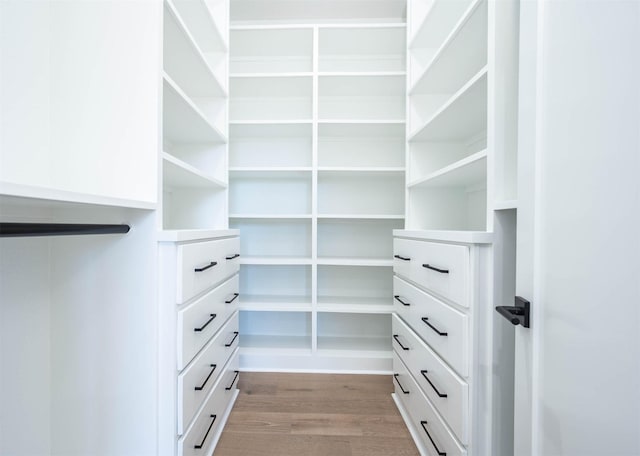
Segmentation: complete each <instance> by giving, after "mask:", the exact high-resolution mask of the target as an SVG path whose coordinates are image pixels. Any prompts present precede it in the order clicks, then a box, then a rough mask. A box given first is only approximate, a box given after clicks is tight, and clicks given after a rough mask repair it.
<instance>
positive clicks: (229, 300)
mask: <svg viewBox="0 0 640 456" xmlns="http://www.w3.org/2000/svg"><path fill="white" fill-rule="evenodd" d="M238 296H240V293H234V294H233V298H231V299H227V300H226V301H225V302H224V303H225V304H231V303H232V302H233V301H235V300H236V298H237V297H238Z"/></svg>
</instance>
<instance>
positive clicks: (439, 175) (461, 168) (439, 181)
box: [407, 149, 487, 187]
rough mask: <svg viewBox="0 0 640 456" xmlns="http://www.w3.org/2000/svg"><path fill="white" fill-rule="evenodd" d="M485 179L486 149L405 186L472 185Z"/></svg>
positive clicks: (479, 183)
mask: <svg viewBox="0 0 640 456" xmlns="http://www.w3.org/2000/svg"><path fill="white" fill-rule="evenodd" d="M486 180H487V151H486V149H485V150H483V151H480V152H476V153H475V154H473V155H470V156H469V157H466V158H464V159H462V160H459V161H457V162H456V163H454V164H452V165H449V166H447V167H445V168H442V169H440V170H438V171H436V172H434V173H432V174H429V175H428V176H425V177H423V178H422V179H420V180H417V181H414V182H410V183H409V184H407V187H474V186H478V185H482V183H484V182H486Z"/></svg>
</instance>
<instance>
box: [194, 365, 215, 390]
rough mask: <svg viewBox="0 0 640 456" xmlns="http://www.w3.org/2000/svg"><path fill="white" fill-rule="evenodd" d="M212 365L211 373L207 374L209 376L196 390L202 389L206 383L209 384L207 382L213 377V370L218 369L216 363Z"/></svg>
mask: <svg viewBox="0 0 640 456" xmlns="http://www.w3.org/2000/svg"><path fill="white" fill-rule="evenodd" d="M210 366H211V367H212V369H211V372H209V375H207V378H205V379H204V382H203V383H202V385H200V386H196V391H202V390H203V389H204V385H206V384H207V382H208V381H209V379H210V378H211V375H213V371H215V370H216V367H217V366H216V365H215V364H210Z"/></svg>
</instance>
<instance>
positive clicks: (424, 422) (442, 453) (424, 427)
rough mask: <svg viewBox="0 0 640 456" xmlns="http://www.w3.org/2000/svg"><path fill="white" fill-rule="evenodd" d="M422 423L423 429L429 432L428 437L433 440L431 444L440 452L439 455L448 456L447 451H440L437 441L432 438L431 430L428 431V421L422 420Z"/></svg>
mask: <svg viewBox="0 0 640 456" xmlns="http://www.w3.org/2000/svg"><path fill="white" fill-rule="evenodd" d="M420 425H421V426H422V429H424V432H426V433H427V437H429V440H431V444H432V445H433V447H434V448H435V449H436V453H438V456H447V453H445V452H443V451H440V450H439V449H438V447H437V446H436V442H434V441H433V439H432V438H431V434H429V431H427V422H426V421H420Z"/></svg>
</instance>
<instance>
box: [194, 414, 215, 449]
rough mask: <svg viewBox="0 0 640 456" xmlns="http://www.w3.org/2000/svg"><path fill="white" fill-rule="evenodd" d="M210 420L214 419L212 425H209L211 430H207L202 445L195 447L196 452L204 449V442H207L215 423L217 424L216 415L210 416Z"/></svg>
mask: <svg viewBox="0 0 640 456" xmlns="http://www.w3.org/2000/svg"><path fill="white" fill-rule="evenodd" d="M209 417H210V418H213V419H212V420H211V424H210V425H209V429H207V433H206V434H205V435H204V438H203V439H202V442H200V445H194V446H193V447H194V448H195V449H196V450H201V449H202V447H203V446H204V442H206V441H207V437H209V432H211V428H212V427H213V423H215V422H216V415H209Z"/></svg>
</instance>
